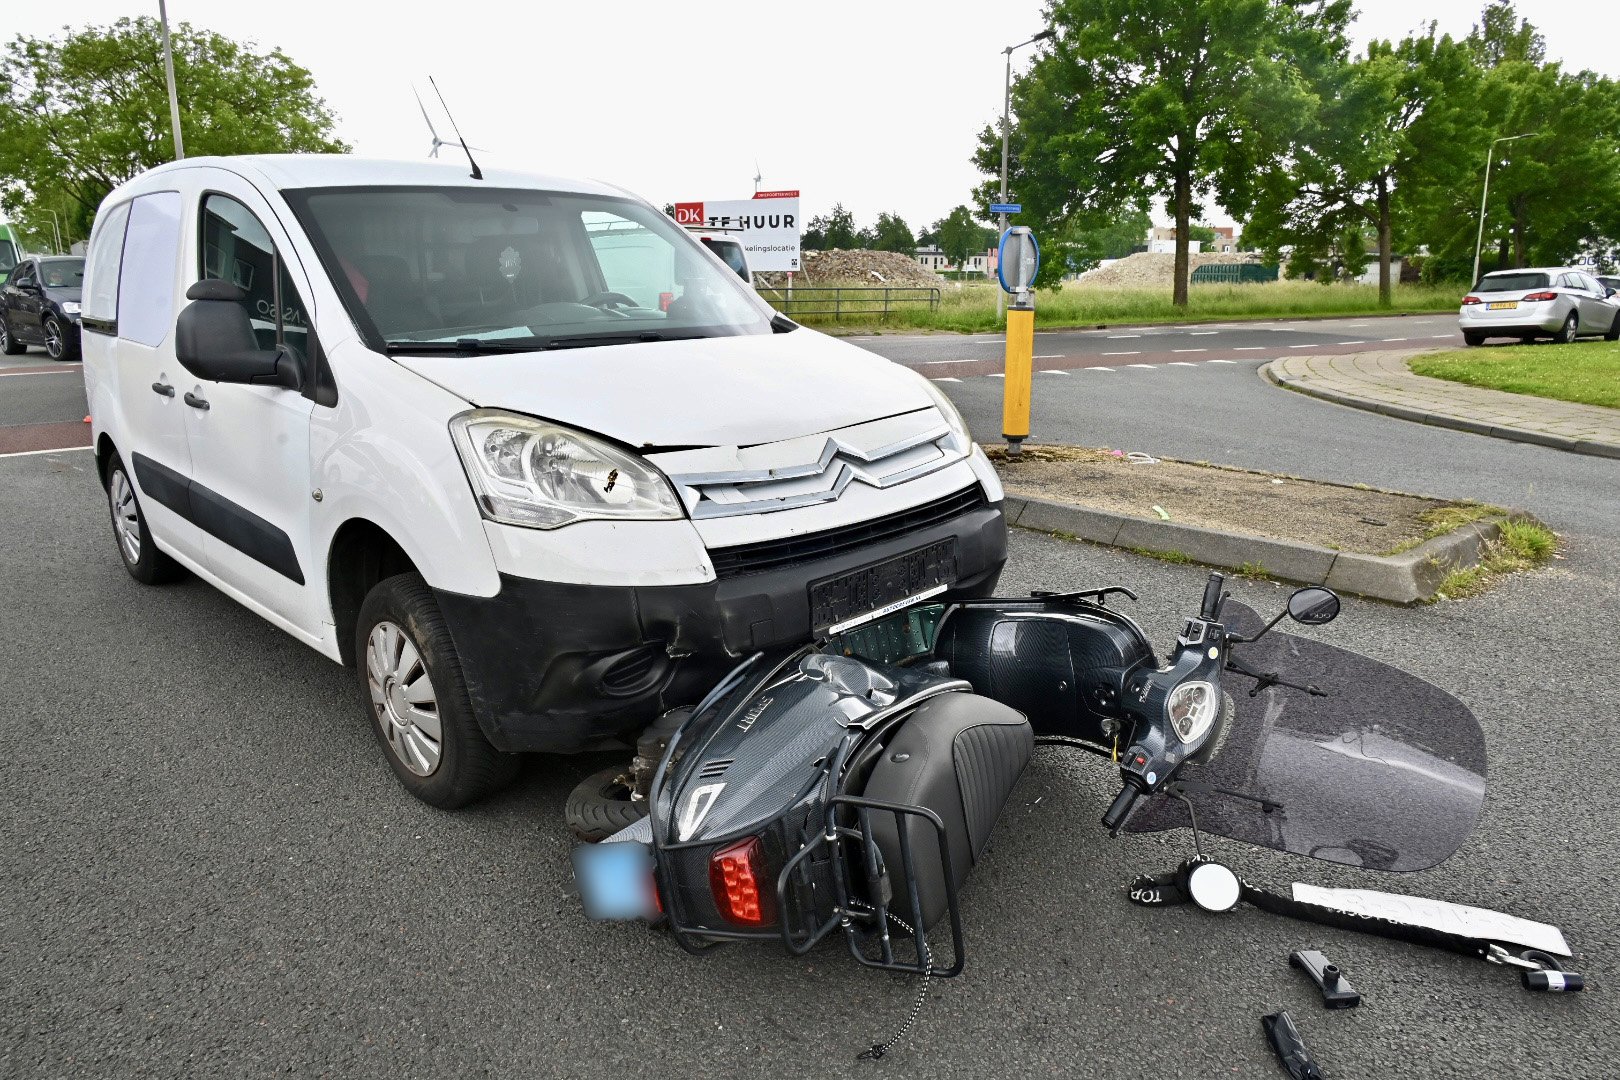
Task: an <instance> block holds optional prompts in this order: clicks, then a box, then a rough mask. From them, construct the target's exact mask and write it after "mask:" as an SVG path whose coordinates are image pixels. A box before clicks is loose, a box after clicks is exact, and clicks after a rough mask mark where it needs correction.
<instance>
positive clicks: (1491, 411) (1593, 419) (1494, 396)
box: [1260, 349, 1620, 458]
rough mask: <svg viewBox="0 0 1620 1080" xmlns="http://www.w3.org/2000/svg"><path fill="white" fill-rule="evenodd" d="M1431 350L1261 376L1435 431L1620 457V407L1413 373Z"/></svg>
mask: <svg viewBox="0 0 1620 1080" xmlns="http://www.w3.org/2000/svg"><path fill="white" fill-rule="evenodd" d="M1426 351H1428V350H1417V349H1408V350H1400V351H1390V352H1367V353H1352V354H1349V355H1343V356H1284V357H1280V358H1278V359H1276V360H1273V361H1272V362H1271V363H1269V364H1267V365H1266V366H1265V367H1263V368H1261V369H1260V370H1261V371H1262V372H1263V373H1264V374H1265V376H1266V378H1268V379H1270V380H1271V381H1272V382H1274V383H1276V384H1277V385H1278V386H1282V387H1286V388H1287V389H1289V390H1297V391H1299V392H1300V393H1302V394H1309V395H1311V396H1312V397H1319V398H1322V399H1324V400H1326V401H1332V402H1336V403H1338V404H1340V405H1349V406H1351V407H1352V408H1357V409H1366V410H1368V411H1369V412H1377V413H1383V414H1384V415H1386V416H1394V417H1398V418H1400V419H1402V420H1412V421H1415V422H1417V423H1420V424H1432V425H1434V426H1435V427H1449V428H1457V429H1458V430H1461V431H1471V432H1473V433H1474V434H1476V435H1489V436H1491V437H1492V438H1497V439H1511V440H1514V441H1516V442H1528V443H1536V444H1538V445H1541V446H1551V447H1554V448H1556V449H1559V450H1569V451H1572V452H1574V453H1577V454H1593V455H1596V456H1598V457H1609V458H1620V409H1605V408H1602V407H1600V406H1597V405H1577V404H1575V403H1573V402H1568V401H1553V400H1552V399H1550V398H1540V397H1532V396H1530V395H1528V394H1508V393H1504V392H1502V391H1500V390H1486V389H1483V388H1481V387H1477V386H1465V385H1464V384H1462V383H1455V382H1447V381H1445V380H1443V379H1430V378H1426V377H1425V376H1422V375H1414V374H1412V372H1411V371H1410V370H1408V368H1407V361H1409V360H1410V359H1411V358H1412V357H1414V356H1417V355H1418V354H1419V353H1420V352H1426Z"/></svg>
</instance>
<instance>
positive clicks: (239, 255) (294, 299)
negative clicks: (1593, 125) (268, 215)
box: [198, 195, 309, 370]
mask: <svg viewBox="0 0 1620 1080" xmlns="http://www.w3.org/2000/svg"><path fill="white" fill-rule="evenodd" d="M198 233H199V236H200V238H201V250H200V251H199V252H198V255H199V259H200V267H199V270H200V272H201V275H202V277H203V278H204V279H209V278H215V279H219V280H223V281H229V282H231V283H233V284H235V285H239V286H241V288H242V290H243V291H244V292H246V293H247V299H246V300H245V301H243V304H244V306H245V307H246V308H247V310H248V319H249V321H251V322H252V324H253V332H254V336H256V337H257V338H258V339H259V347H260V348H261V349H269V348H274V347H275V346H276V345H277V344H283V345H286V346H287V347H288V348H289V349H291V350H292V353H293V355H294V356H296V357H297V358H298V360H299V361H300V363H305V364H306V370H307V360H308V357H309V314H308V309H306V308H305V307H304V301H303V298H302V297H300V296H299V295H298V290H297V288H296V287H294V285H293V283H292V279H291V278H290V277H289V276H288V275H287V268H286V266H285V265H284V264H283V263H282V261H281V258H280V256H279V255H278V253H277V252H276V246H275V244H274V243H273V242H271V240H270V234H269V233H268V232H266V231H265V228H264V226H263V225H262V224H261V223H260V222H259V219H258V218H257V217H255V216H254V214H253V211H251V210H249V209H248V208H247V207H245V206H243V205H242V204H241V203H239V202H237V201H236V200H235V199H233V198H231V197H230V196H228V195H208V196H206V197H205V198H204V199H203V204H202V220H201V228H200V229H199V230H198Z"/></svg>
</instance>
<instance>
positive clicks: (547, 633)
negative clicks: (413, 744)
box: [435, 502, 1007, 753]
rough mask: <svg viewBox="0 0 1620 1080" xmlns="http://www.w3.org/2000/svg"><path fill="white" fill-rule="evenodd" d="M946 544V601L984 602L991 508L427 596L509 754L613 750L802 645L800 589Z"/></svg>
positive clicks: (1001, 534)
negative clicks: (594, 579) (635, 579)
mask: <svg viewBox="0 0 1620 1080" xmlns="http://www.w3.org/2000/svg"><path fill="white" fill-rule="evenodd" d="M951 538H954V539H955V540H956V578H955V584H954V585H953V586H952V588H951V590H950V591H949V592H948V593H947V594H946V597H947V598H966V597H980V596H988V595H990V594H991V593H992V592H993V591H994V589H995V586H996V582H997V580H998V579H999V578H1000V576H1001V568H1002V565H1003V564H1004V563H1005V562H1006V561H1007V524H1006V519H1005V518H1004V517H1003V516H1002V509H1001V504H1000V503H999V502H997V503H987V504H981V505H980V506H978V507H977V508H975V509H972V510H969V511H968V512H966V513H963V514H961V515H960V516H958V517H956V518H953V519H951V520H949V521H944V522H940V523H939V524H937V525H933V526H930V527H928V528H923V529H918V530H916V531H914V532H910V533H907V534H905V535H903V536H899V537H895V538H893V539H889V540H884V541H881V542H878V543H873V544H870V545H868V546H865V547H860V548H856V549H854V550H851V551H846V552H842V553H840V554H838V555H834V556H831V557H827V558H820V559H814V560H810V561H805V562H798V563H794V564H793V565H791V566H787V567H784V568H781V569H772V570H763V571H760V572H757V573H743V574H738V575H736V576H728V577H721V578H719V579H717V580H714V581H709V582H704V583H702V584H694V585H661V586H634V587H625V586H609V585H580V584H573V583H565V582H554V581H537V580H534V579H531V578H521V577H516V576H513V575H510V574H504V573H503V574H501V588H500V591H499V592H498V593H497V594H496V595H494V596H490V597H481V596H466V595H463V594H460V593H453V592H445V591H441V590H435V596H436V598H437V600H438V603H439V609H440V611H441V612H443V614H444V618H445V621H446V623H447V625H448V627H449V630H450V636H451V638H452V639H453V640H454V641H455V644H456V652H457V653H458V654H460V657H461V666H462V672H463V675H464V676H465V679H466V683H467V692H468V695H469V696H470V697H471V699H472V705H473V710H474V712H475V713H476V715H477V716H478V719H479V723H480V725H481V726H482V728H483V730H484V733H485V735H486V736H487V737H488V738H489V740H490V742H491V743H493V744H494V745H495V746H496V747H497V748H498V749H501V750H505V751H508V752H528V751H546V752H552V753H577V752H580V751H586V750H595V749H605V748H608V747H613V746H617V745H619V744H621V743H622V742H624V741H625V740H626V739H627V738H630V737H633V736H634V734H635V733H636V732H638V731H639V730H640V729H641V728H643V727H645V726H646V725H647V724H649V723H651V722H652V721H653V720H654V719H656V718H657V717H658V715H659V713H661V712H663V711H664V710H665V709H670V708H674V707H676V706H679V705H691V704H695V703H696V702H697V700H698V699H699V698H701V697H702V696H703V694H704V693H705V692H707V691H708V689H709V688H710V687H711V686H713V685H714V683H715V682H717V681H718V680H719V679H720V678H721V677H722V676H723V675H724V674H725V672H726V671H727V670H728V669H729V668H731V667H732V666H734V665H735V664H736V663H737V661H738V659H739V658H741V657H744V656H747V655H749V654H750V653H753V652H757V651H759V650H761V649H769V648H773V647H776V646H780V645H789V644H794V643H797V642H802V641H809V640H810V639H811V636H812V633H813V627H812V626H811V616H810V583H811V582H814V581H820V580H823V579H825V578H829V577H836V576H838V575H840V574H843V573H848V572H849V571H853V570H858V569H860V568H861V567H864V566H870V565H873V564H876V563H879V562H882V561H883V560H885V559H888V558H892V557H893V556H896V555H901V554H904V553H906V552H908V551H913V550H916V549H918V548H922V547H926V546H928V545H929V544H933V543H936V542H938V541H941V540H946V539H951Z"/></svg>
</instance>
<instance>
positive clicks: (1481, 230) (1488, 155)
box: [1468, 131, 1541, 288]
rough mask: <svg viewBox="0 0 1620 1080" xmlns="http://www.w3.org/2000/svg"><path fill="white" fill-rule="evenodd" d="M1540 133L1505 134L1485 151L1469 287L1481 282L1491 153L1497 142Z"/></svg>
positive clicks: (1493, 151)
mask: <svg viewBox="0 0 1620 1080" xmlns="http://www.w3.org/2000/svg"><path fill="white" fill-rule="evenodd" d="M1540 134H1541V132H1539V131H1527V132H1525V133H1524V134H1523V135H1503V136H1502V137H1501V138H1500V139H1495V140H1493V141H1492V142H1491V148H1490V149H1489V150H1487V151H1485V190H1484V191H1481V192H1480V193H1479V235H1478V236H1477V237H1475V238H1474V278H1473V280H1472V281H1471V282H1470V283H1469V285H1468V287H1469V288H1473V287H1474V286H1475V285H1478V284H1479V252H1480V248H1481V247H1482V246H1484V243H1485V200H1486V199H1487V198H1488V197H1489V196H1490V194H1491V155H1492V154H1494V153H1496V144H1497V143H1504V142H1512V141H1513V140H1514V139H1530V138H1534V137H1535V136H1537V135H1540Z"/></svg>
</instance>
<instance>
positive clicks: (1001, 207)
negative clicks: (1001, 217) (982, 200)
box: [990, 202, 1024, 214]
mask: <svg viewBox="0 0 1620 1080" xmlns="http://www.w3.org/2000/svg"><path fill="white" fill-rule="evenodd" d="M1023 209H1024V204H1023V203H1015V202H993V203H991V204H990V212H991V213H992V214H1016V213H1018V212H1020V211H1021V210H1023Z"/></svg>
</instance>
